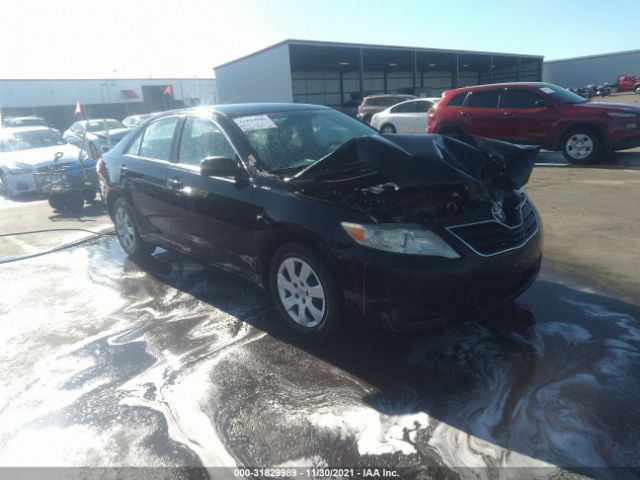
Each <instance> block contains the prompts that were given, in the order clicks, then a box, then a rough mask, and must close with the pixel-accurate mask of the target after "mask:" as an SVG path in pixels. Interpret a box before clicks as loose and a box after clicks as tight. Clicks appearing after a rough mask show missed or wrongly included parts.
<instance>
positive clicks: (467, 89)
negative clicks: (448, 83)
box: [445, 82, 557, 96]
mask: <svg viewBox="0 0 640 480" xmlns="http://www.w3.org/2000/svg"><path fill="white" fill-rule="evenodd" d="M549 86H552V87H557V85H554V84H552V83H548V82H511V83H488V84H485V85H472V86H468V87H460V88H454V89H451V90H447V91H446V92H445V93H446V94H447V96H449V95H451V94H452V93H459V92H472V91H475V90H492V89H494V88H510V87H511V88H513V87H529V88H540V87H549Z"/></svg>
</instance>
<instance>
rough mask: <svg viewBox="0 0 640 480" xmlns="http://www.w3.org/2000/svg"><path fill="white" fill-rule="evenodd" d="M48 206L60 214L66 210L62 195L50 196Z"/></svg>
mask: <svg viewBox="0 0 640 480" xmlns="http://www.w3.org/2000/svg"><path fill="white" fill-rule="evenodd" d="M49 205H50V206H51V208H53V210H54V211H56V212H62V211H63V210H64V209H65V208H66V206H67V205H66V202H65V199H64V196H63V195H55V194H54V195H50V196H49Z"/></svg>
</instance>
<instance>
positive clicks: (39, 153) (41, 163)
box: [0, 127, 85, 197]
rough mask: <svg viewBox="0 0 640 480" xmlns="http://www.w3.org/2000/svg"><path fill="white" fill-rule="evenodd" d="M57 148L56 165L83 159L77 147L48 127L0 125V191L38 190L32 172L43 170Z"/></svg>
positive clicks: (10, 195) (6, 194) (47, 166)
mask: <svg viewBox="0 0 640 480" xmlns="http://www.w3.org/2000/svg"><path fill="white" fill-rule="evenodd" d="M58 152H60V153H62V157H60V159H59V160H58V161H57V164H58V165H64V164H67V163H75V162H77V161H78V160H79V159H83V160H84V159H85V155H84V153H81V152H80V149H79V148H78V147H75V146H73V145H70V144H68V143H67V142H65V141H64V140H63V138H62V137H61V136H60V135H59V134H58V133H56V131H55V130H53V129H51V128H46V127H20V128H3V129H0V194H3V195H5V196H7V197H14V196H16V195H19V194H22V193H27V192H36V191H38V186H37V183H36V177H35V176H34V174H35V173H41V172H44V171H46V170H47V169H48V168H49V166H50V165H51V163H52V162H53V160H54V158H55V156H56V154H57V153H58ZM81 155H82V157H81Z"/></svg>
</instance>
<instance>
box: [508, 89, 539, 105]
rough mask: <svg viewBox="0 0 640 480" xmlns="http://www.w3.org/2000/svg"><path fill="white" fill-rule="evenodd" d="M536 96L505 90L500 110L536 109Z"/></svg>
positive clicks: (519, 91) (522, 91) (523, 91)
mask: <svg viewBox="0 0 640 480" xmlns="http://www.w3.org/2000/svg"><path fill="white" fill-rule="evenodd" d="M536 100H540V97H538V96H537V95H536V94H534V93H532V92H529V91H527V90H507V91H506V93H505V95H504V98H503V99H502V108H536Z"/></svg>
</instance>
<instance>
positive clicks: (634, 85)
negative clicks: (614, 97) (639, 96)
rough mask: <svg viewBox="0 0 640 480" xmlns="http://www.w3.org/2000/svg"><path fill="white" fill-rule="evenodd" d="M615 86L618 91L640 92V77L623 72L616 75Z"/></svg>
mask: <svg viewBox="0 0 640 480" xmlns="http://www.w3.org/2000/svg"><path fill="white" fill-rule="evenodd" d="M614 87H615V88H616V90H617V91H618V92H634V91H635V92H636V93H640V88H638V87H640V77H638V76H637V75H632V74H630V73H623V74H621V75H618V76H617V77H616V82H615V84H614Z"/></svg>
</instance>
